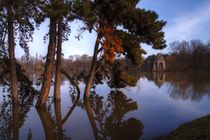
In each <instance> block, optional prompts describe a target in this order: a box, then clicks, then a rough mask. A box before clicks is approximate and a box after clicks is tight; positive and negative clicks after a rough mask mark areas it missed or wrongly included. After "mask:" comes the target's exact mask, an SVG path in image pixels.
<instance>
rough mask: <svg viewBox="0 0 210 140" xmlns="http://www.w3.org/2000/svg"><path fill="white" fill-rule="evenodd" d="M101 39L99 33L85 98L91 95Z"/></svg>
mask: <svg viewBox="0 0 210 140" xmlns="http://www.w3.org/2000/svg"><path fill="white" fill-rule="evenodd" d="M100 39H101V36H100V35H99V34H98V36H97V38H96V42H95V48H94V54H93V59H92V64H91V68H90V72H89V74H88V79H87V83H86V86H85V94H84V97H83V99H85V98H88V97H89V96H90V89H91V86H92V84H93V80H94V76H95V72H96V66H97V55H98V47H99V43H100Z"/></svg>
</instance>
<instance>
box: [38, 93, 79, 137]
mask: <svg viewBox="0 0 210 140" xmlns="http://www.w3.org/2000/svg"><path fill="white" fill-rule="evenodd" d="M73 96H74V97H73ZM72 97H73V98H72V101H73V105H72V106H71V107H70V109H69V111H68V112H67V114H66V115H65V116H64V118H63V119H62V114H61V110H62V108H61V101H58V102H54V103H53V104H54V111H55V117H53V116H52V111H51V110H48V109H47V108H43V109H37V112H38V114H39V117H40V120H41V122H42V126H43V128H44V132H45V139H46V140H64V139H65V140H68V139H69V140H70V139H71V138H70V137H68V136H66V135H65V134H64V129H63V125H64V124H65V122H66V121H67V120H68V119H69V117H70V116H71V114H72V112H73V110H74V109H75V107H76V106H77V104H78V103H79V99H80V94H79V93H78V94H77V95H76V97H75V94H72ZM54 118H55V119H54Z"/></svg>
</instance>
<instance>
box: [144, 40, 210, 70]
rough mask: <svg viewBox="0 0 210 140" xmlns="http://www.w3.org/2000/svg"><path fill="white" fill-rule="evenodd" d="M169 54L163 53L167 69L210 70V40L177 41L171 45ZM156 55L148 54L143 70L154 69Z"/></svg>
mask: <svg viewBox="0 0 210 140" xmlns="http://www.w3.org/2000/svg"><path fill="white" fill-rule="evenodd" d="M169 49H170V52H169V54H163V57H164V58H165V61H166V69H167V71H178V72H185V71H188V72H209V71H210V65H209V64H210V42H207V43H204V42H202V41H201V40H191V41H181V42H179V41H175V42H172V43H171V44H170V45H169ZM155 57H156V55H151V56H148V57H147V58H146V59H145V60H144V63H143V65H142V70H143V71H152V68H153V62H154V59H155Z"/></svg>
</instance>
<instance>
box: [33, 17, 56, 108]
mask: <svg viewBox="0 0 210 140" xmlns="http://www.w3.org/2000/svg"><path fill="white" fill-rule="evenodd" d="M49 32H50V39H49V46H48V53H47V61H46V65H45V70H44V79H43V82H42V88H41V93H40V95H39V99H38V101H37V104H36V107H38V108H43V107H45V105H46V101H47V99H48V95H49V91H50V85H51V80H52V75H53V68H54V60H55V59H54V57H55V47H56V19H55V18H52V17H51V18H50V31H49Z"/></svg>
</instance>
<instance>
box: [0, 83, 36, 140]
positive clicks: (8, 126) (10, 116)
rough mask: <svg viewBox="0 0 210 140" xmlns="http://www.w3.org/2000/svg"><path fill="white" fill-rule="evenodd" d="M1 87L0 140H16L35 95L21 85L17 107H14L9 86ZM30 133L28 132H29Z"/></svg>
mask: <svg viewBox="0 0 210 140" xmlns="http://www.w3.org/2000/svg"><path fill="white" fill-rule="evenodd" d="M6 83H7V82H5V83H4V84H3V85H2V86H3V92H4V93H3V100H2V102H1V105H0V139H2V140H4V139H5V140H7V139H8V140H10V139H13V140H18V139H19V129H20V128H21V127H22V126H23V124H24V121H25V119H26V118H27V113H28V112H29V111H30V108H31V106H32V105H33V100H34V97H35V94H34V93H33V92H29V87H26V86H24V85H23V84H21V86H20V87H19V98H20V102H19V105H14V104H13V102H12V98H11V96H10V94H8V93H9V92H10V90H11V87H10V85H9V84H6ZM29 132H30V131H29Z"/></svg>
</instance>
